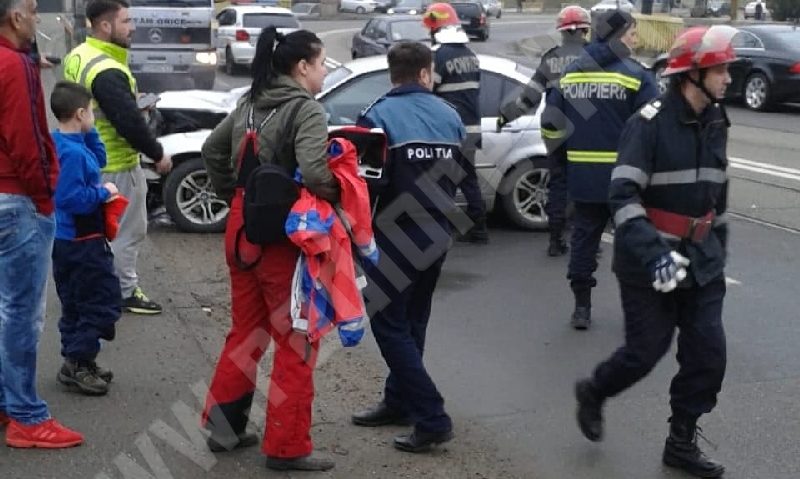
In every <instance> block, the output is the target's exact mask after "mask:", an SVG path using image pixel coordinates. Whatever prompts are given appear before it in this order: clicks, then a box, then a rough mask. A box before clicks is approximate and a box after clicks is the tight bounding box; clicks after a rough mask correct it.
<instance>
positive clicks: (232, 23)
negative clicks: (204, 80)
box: [215, 8, 236, 58]
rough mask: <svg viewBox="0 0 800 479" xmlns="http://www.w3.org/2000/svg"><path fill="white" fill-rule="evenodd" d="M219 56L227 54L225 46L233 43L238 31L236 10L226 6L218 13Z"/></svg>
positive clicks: (217, 45) (217, 44)
mask: <svg viewBox="0 0 800 479" xmlns="http://www.w3.org/2000/svg"><path fill="white" fill-rule="evenodd" d="M217 24H218V27H217V39H216V45H215V46H216V47H217V57H218V58H222V57H223V55H224V54H225V47H227V46H228V45H230V44H231V42H232V41H233V39H234V36H235V32H236V11H235V10H234V9H232V8H226V9H224V10H222V11H221V12H219V14H218V15H217Z"/></svg>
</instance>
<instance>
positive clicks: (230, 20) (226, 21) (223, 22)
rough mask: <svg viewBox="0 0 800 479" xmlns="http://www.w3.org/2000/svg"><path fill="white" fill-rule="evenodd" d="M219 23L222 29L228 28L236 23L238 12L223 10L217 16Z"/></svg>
mask: <svg viewBox="0 0 800 479" xmlns="http://www.w3.org/2000/svg"><path fill="white" fill-rule="evenodd" d="M217 21H218V22H219V25H220V26H221V27H227V26H229V25H233V24H235V23H236V12H234V11H233V10H223V11H221V12H219V15H217Z"/></svg>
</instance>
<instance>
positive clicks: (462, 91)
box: [433, 43, 481, 148]
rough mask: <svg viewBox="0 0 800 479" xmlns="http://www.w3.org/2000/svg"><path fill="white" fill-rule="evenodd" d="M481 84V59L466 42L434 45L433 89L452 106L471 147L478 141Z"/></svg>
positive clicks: (479, 133)
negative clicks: (458, 116) (462, 124)
mask: <svg viewBox="0 0 800 479" xmlns="http://www.w3.org/2000/svg"><path fill="white" fill-rule="evenodd" d="M480 86H481V67H480V61H479V60H478V57H477V55H475V53H473V51H472V50H470V48H469V47H468V46H467V45H466V44H464V43H442V44H439V45H436V46H434V47H433V91H434V93H436V94H437V95H439V96H440V97H441V98H442V99H444V100H445V101H446V102H447V103H450V104H451V105H453V107H455V109H456V111H457V112H458V114H459V115H460V116H461V121H463V122H464V126H465V127H466V130H467V134H468V136H469V137H470V140H471V143H472V145H473V148H474V147H477V148H480V141H481V105H480Z"/></svg>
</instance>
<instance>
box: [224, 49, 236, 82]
mask: <svg viewBox="0 0 800 479" xmlns="http://www.w3.org/2000/svg"><path fill="white" fill-rule="evenodd" d="M236 70H237V68H236V62H235V61H234V59H233V52H232V51H231V49H230V48H226V49H225V73H227V74H228V75H231V76H233V75H235V74H236Z"/></svg>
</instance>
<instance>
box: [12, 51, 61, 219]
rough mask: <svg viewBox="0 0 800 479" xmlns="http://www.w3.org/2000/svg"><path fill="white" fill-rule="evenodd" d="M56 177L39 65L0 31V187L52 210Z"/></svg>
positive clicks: (43, 209)
mask: <svg viewBox="0 0 800 479" xmlns="http://www.w3.org/2000/svg"><path fill="white" fill-rule="evenodd" d="M57 179H58V161H57V157H56V149H55V146H54V144H53V139H52V138H51V137H50V133H49V132H48V130H47V113H46V112H45V109H44V92H43V91H42V81H41V77H40V76H39V66H38V65H35V64H34V62H33V60H32V59H31V57H30V56H29V55H28V52H27V51H23V50H20V49H17V48H16V47H14V45H13V44H12V43H11V42H10V41H8V40H7V39H6V38H5V37H3V36H0V193H11V194H18V195H25V196H28V197H30V198H31V199H32V200H33V202H34V204H35V205H36V209H37V210H38V211H39V213H41V214H44V215H50V214H52V213H53V193H54V192H55V189H56V180H57Z"/></svg>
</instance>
